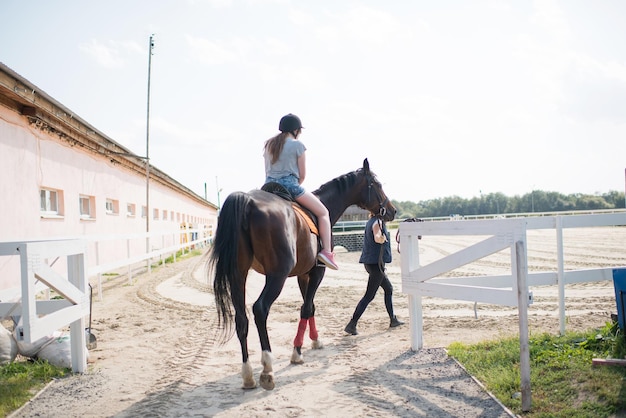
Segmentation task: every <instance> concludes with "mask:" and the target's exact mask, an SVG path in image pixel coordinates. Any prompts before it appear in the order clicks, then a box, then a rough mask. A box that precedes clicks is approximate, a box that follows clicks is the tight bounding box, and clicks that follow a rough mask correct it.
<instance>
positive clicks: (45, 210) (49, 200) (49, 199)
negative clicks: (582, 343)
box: [39, 189, 63, 217]
mask: <svg viewBox="0 0 626 418" xmlns="http://www.w3.org/2000/svg"><path fill="white" fill-rule="evenodd" d="M39 210H40V212H41V216H42V217H58V216H63V191H62V190H55V189H40V190H39Z"/></svg>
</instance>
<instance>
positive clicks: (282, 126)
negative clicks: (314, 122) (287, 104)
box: [278, 113, 302, 132]
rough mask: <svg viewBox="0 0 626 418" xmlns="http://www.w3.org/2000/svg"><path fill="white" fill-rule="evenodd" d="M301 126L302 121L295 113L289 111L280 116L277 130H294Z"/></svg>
mask: <svg viewBox="0 0 626 418" xmlns="http://www.w3.org/2000/svg"><path fill="white" fill-rule="evenodd" d="M301 128H302V122H301V121H300V118H299V117H297V116H296V115H294V114H292V113H290V114H288V115H285V116H283V117H282V118H280V123H279V124H278V130H279V131H281V132H295V131H297V130H298V129H301Z"/></svg>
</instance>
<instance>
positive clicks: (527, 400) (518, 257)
mask: <svg viewBox="0 0 626 418" xmlns="http://www.w3.org/2000/svg"><path fill="white" fill-rule="evenodd" d="M515 264H516V276H517V304H518V311H519V345H520V390H521V392H522V411H524V412H528V411H530V406H531V392H530V350H529V347H528V287H527V283H526V275H527V272H528V265H527V259H526V245H525V243H524V241H517V242H516V243H515Z"/></svg>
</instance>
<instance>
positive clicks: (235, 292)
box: [207, 158, 396, 390]
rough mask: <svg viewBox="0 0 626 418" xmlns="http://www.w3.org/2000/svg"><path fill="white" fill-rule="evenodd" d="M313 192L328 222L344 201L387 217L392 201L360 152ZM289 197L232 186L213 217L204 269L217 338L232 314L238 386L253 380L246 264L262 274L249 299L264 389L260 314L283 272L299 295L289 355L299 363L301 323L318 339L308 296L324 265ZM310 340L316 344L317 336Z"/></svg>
mask: <svg viewBox="0 0 626 418" xmlns="http://www.w3.org/2000/svg"><path fill="white" fill-rule="evenodd" d="M313 194H315V195H316V196H317V197H318V198H319V199H320V200H321V202H322V203H323V204H324V205H325V206H326V207H327V208H328V212H329V215H330V221H331V224H332V225H334V224H335V223H336V222H337V220H338V219H339V217H340V216H341V215H342V214H343V212H344V211H345V210H346V209H347V208H348V207H349V206H351V205H357V206H359V207H361V208H363V209H366V210H368V211H370V212H372V213H374V214H379V215H381V216H383V217H384V219H385V220H387V221H391V220H393V219H394V217H395V213H396V208H395V207H394V206H393V205H392V204H391V202H390V201H389V199H388V198H387V196H386V195H385V192H384V191H383V188H382V185H381V184H380V182H379V181H378V180H377V179H376V176H375V174H374V173H373V172H371V171H370V168H369V162H368V160H367V158H366V159H365V160H364V161H363V167H362V168H360V169H358V170H355V171H353V172H350V173H347V174H344V175H342V176H339V177H337V178H335V179H333V180H331V181H329V182H327V183H325V184H323V185H322V186H320V188H319V189H317V190H315V191H314V192H313ZM292 203H293V202H290V201H288V200H286V199H284V198H282V197H279V196H277V195H275V194H273V193H269V192H266V191H264V190H252V191H251V192H248V193H245V192H234V193H232V194H230V195H229V196H228V197H227V198H226V200H225V201H224V204H223V206H222V209H221V211H220V215H219V218H218V224H217V229H216V231H215V237H214V241H213V247H212V249H211V252H210V256H209V259H208V264H209V266H208V269H207V271H208V272H209V273H208V274H211V273H210V272H214V281H213V291H214V294H215V305H216V308H217V312H218V327H219V328H220V329H221V331H222V339H221V342H222V343H225V342H226V341H228V340H229V339H230V338H232V336H233V334H234V331H233V329H232V323H233V319H234V321H235V330H236V333H237V337H238V338H239V342H240V344H241V356H242V362H243V364H242V368H241V377H242V379H243V386H242V387H243V389H253V388H255V387H256V385H257V384H256V381H255V379H254V375H253V371H252V366H251V365H250V360H249V356H248V343H247V338H248V315H247V313H246V301H245V293H246V292H245V290H246V279H247V276H248V272H249V270H250V269H251V268H252V269H254V270H255V271H257V272H258V273H260V274H264V275H265V286H264V287H263V290H262V292H261V294H260V295H259V297H258V299H257V300H256V302H255V303H254V304H253V306H252V311H253V314H254V322H255V324H256V327H257V331H258V333H259V339H260V343H261V349H262V354H261V364H262V365H263V371H262V372H261V375H260V377H259V382H260V384H261V386H262V387H263V388H264V389H266V390H272V389H274V387H275V382H274V372H273V368H272V362H273V359H272V355H271V351H272V349H271V346H270V340H269V336H268V332H267V318H268V315H269V311H270V307H271V306H272V303H274V301H275V300H276V299H277V298H278V296H279V295H280V293H281V291H282V289H283V286H284V284H285V281H286V279H287V277H292V276H298V285H299V287H300V292H301V293H302V298H303V304H302V307H301V309H300V323H299V324H298V332H297V335H296V338H295V340H294V352H293V356H292V359H291V362H292V363H302V357H301V348H302V344H303V339H304V333H305V332H306V326H307V324H308V325H309V326H310V334H309V335H310V337H311V339H312V340H313V342H314V348H316V345H315V343H316V342H318V333H317V328H316V326H315V317H314V314H315V305H314V303H313V299H314V297H315V293H316V292H317V289H318V287H319V285H320V283H321V281H322V278H323V277H324V273H325V271H326V267H325V265H323V264H321V263H317V261H316V258H317V253H318V249H319V242H318V237H317V235H315V234H314V233H313V232H312V229H313V228H311V226H310V225H309V224H308V223H307V221H306V219H304V218H303V216H301V214H300V213H297V212H299V211H296V209H295V208H294V206H292ZM233 308H234V314H233ZM317 347H321V344H320V343H319V342H318V344H317Z"/></svg>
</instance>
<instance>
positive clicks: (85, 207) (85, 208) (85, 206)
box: [79, 195, 96, 219]
mask: <svg viewBox="0 0 626 418" xmlns="http://www.w3.org/2000/svg"><path fill="white" fill-rule="evenodd" d="M95 203H96V198H95V197H93V196H86V195H80V197H79V205H80V218H81V219H95V218H96V209H95V208H96V205H95Z"/></svg>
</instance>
